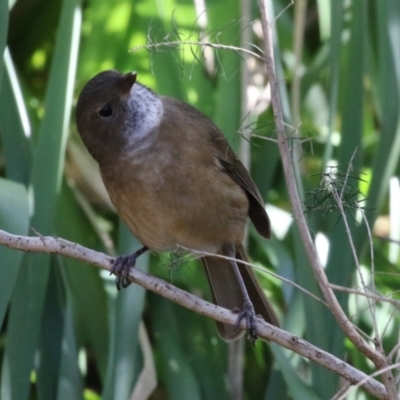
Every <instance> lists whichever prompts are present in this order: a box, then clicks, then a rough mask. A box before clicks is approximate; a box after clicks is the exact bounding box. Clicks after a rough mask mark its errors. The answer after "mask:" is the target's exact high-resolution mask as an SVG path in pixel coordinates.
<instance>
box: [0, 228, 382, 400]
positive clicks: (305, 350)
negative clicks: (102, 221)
mask: <svg viewBox="0 0 400 400" xmlns="http://www.w3.org/2000/svg"><path fill="white" fill-rule="evenodd" d="M0 244H2V245H4V246H6V247H9V248H12V249H16V250H21V251H26V252H29V251H32V252H41V253H49V254H58V255H62V256H66V257H70V258H74V259H76V260H80V261H83V262H85V263H88V264H92V265H94V266H96V267H98V268H101V269H104V270H107V271H110V270H111V265H112V261H113V260H114V258H112V257H109V256H107V255H105V254H103V253H100V252H98V251H95V250H90V249H88V248H86V247H83V246H81V245H79V244H77V243H72V242H69V241H67V240H64V239H60V238H54V237H51V236H40V237H29V236H18V235H12V234H10V233H7V232H5V231H3V230H0ZM129 280H130V281H131V282H133V283H136V284H138V285H140V286H142V287H144V288H145V289H147V290H150V291H152V292H154V293H157V294H159V295H161V296H163V297H165V298H166V299H168V300H171V301H173V302H174V303H177V304H180V305H181V306H183V307H186V308H187V309H189V310H192V311H195V312H197V313H199V314H202V315H204V316H207V317H210V318H212V319H214V320H216V321H219V322H223V323H227V324H230V325H234V324H235V323H236V320H237V314H235V313H234V312H232V311H229V310H226V309H224V308H222V307H218V306H216V305H214V304H211V303H209V302H207V301H205V300H203V299H200V298H199V297H196V296H194V295H193V294H191V293H188V292H186V291H184V290H182V289H178V288H177V287H175V286H173V285H171V284H169V283H167V282H165V281H163V280H162V279H159V278H156V277H154V276H151V275H149V274H146V273H145V272H143V271H141V270H140V269H138V268H131V270H130V273H129ZM240 327H241V328H242V329H246V322H245V321H242V323H241V324H240ZM257 332H258V334H259V336H260V338H261V339H264V340H269V341H272V342H275V343H277V344H279V345H281V346H283V347H285V348H287V349H290V350H292V351H294V352H295V353H297V354H299V355H301V356H303V357H305V358H307V359H309V360H312V361H314V362H316V363H318V364H319V365H322V366H323V367H325V368H327V369H329V370H331V371H333V372H335V373H337V374H339V375H340V376H342V377H343V378H344V379H346V380H347V381H348V382H350V383H351V384H355V383H358V382H363V383H362V385H361V386H362V387H363V388H364V389H365V390H367V391H368V392H370V393H371V394H372V395H374V396H375V397H377V398H378V399H385V400H389V397H388V395H387V393H386V389H385V387H384V386H383V385H382V384H381V383H379V382H377V381H376V380H374V379H372V378H369V377H368V376H367V375H366V374H364V373H363V372H361V371H359V370H357V369H356V368H354V367H352V366H351V365H349V364H347V363H345V362H344V361H342V360H340V359H338V358H336V357H334V356H332V355H331V354H329V353H327V352H325V351H323V350H321V349H319V348H318V347H316V346H313V345H312V344H310V343H308V342H307V341H305V340H303V339H301V338H299V337H297V336H294V335H292V334H290V333H289V332H286V331H284V330H282V329H279V328H277V327H275V326H272V325H270V324H268V323H267V322H265V321H263V320H262V319H260V318H258V319H257Z"/></svg>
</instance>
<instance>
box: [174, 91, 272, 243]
mask: <svg viewBox="0 0 400 400" xmlns="http://www.w3.org/2000/svg"><path fill="white" fill-rule="evenodd" d="M171 101H174V102H176V103H177V107H178V108H179V109H181V110H184V112H185V116H186V117H188V116H191V118H192V120H195V119H196V118H201V120H202V126H203V127H204V128H205V129H204V133H205V134H207V132H208V134H209V137H210V139H211V142H212V143H211V146H212V149H213V151H214V152H215V157H216V158H217V159H218V160H219V162H220V164H221V165H222V167H223V168H224V171H225V172H226V173H227V174H228V175H229V176H230V177H231V178H232V179H233V180H234V181H235V182H236V183H237V184H238V185H239V186H240V187H241V188H242V189H243V190H244V191H245V192H246V195H247V198H248V200H249V217H250V219H251V221H252V222H253V224H254V226H255V228H256V229H257V232H258V233H259V234H260V235H261V236H264V237H265V238H267V239H270V238H271V224H270V221H269V218H268V215H267V213H266V211H265V208H264V201H263V199H262V197H261V194H260V192H259V190H258V189H257V186H256V184H255V183H254V182H253V179H252V178H251V176H250V174H249V173H248V171H247V170H246V168H245V167H244V165H243V164H242V163H241V162H240V160H239V159H238V158H237V157H236V155H235V153H234V152H233V150H232V149H231V148H230V146H229V143H228V141H227V139H226V137H225V136H224V134H223V133H222V132H221V131H220V130H219V129H218V128H217V127H216V126H215V125H214V123H213V122H212V121H211V120H209V119H208V118H207V117H206V116H205V115H204V114H202V113H201V112H200V111H199V110H197V109H196V108H194V107H192V106H190V105H189V104H186V103H183V102H180V101H178V100H176V99H171V98H169V102H171ZM207 123H208V124H207Z"/></svg>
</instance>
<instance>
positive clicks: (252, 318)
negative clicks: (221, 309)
mask: <svg viewBox="0 0 400 400" xmlns="http://www.w3.org/2000/svg"><path fill="white" fill-rule="evenodd" d="M244 318H245V319H246V328H247V333H248V337H247V338H248V339H249V340H250V342H251V343H252V344H253V345H255V342H256V339H257V338H258V333H257V319H256V313H255V311H254V307H253V304H252V303H251V302H245V303H244V306H243V309H242V310H241V311H240V312H239V315H238V317H237V320H236V323H235V325H234V328H235V329H237V328H238V327H239V325H240V322H241V321H242V319H244Z"/></svg>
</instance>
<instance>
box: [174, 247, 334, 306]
mask: <svg viewBox="0 0 400 400" xmlns="http://www.w3.org/2000/svg"><path fill="white" fill-rule="evenodd" d="M180 249H182V250H184V251H186V252H190V253H191V254H196V255H197V258H201V257H204V256H211V257H217V258H222V259H224V260H228V261H229V260H230V261H238V260H235V259H234V258H232V257H228V256H224V255H222V254H215V253H208V252H206V251H198V250H193V249H189V248H187V247H183V246H180ZM239 263H240V264H244V265H247V266H249V267H251V268H255V269H258V270H259V271H262V272H265V273H267V274H268V275H271V276H273V277H274V278H277V279H279V280H281V281H282V282H285V283H287V284H289V285H292V286H293V287H295V288H296V289H298V290H300V291H302V292H303V293H304V294H306V295H307V296H310V297H311V298H313V299H314V300H316V301H318V302H319V303H321V304H322V305H324V306H325V307H328V304H326V303H325V302H324V301H323V300H321V299H320V298H319V297H317V296H316V295H315V294H314V293H311V292H309V291H308V290H307V289H304V288H303V287H302V286H300V285H298V284H297V283H296V282H293V281H292V280H290V279H287V278H284V277H283V276H281V275H278V274H275V273H274V272H272V271H268V270H266V269H264V268H261V267H257V266H256V265H253V264H251V263H249V262H247V261H243V260H240V261H239Z"/></svg>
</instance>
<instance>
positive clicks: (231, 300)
mask: <svg viewBox="0 0 400 400" xmlns="http://www.w3.org/2000/svg"><path fill="white" fill-rule="evenodd" d="M236 259H237V260H239V261H240V260H242V261H246V262H247V261H248V259H247V256H246V252H245V251H244V248H243V246H237V247H236ZM201 261H202V263H203V265H204V268H205V270H206V273H207V277H208V281H209V283H210V288H211V292H212V295H213V299H214V302H215V304H217V305H219V306H221V307H224V308H227V309H229V310H232V309H234V308H237V309H240V310H241V309H242V308H243V295H242V292H241V291H240V286H239V284H238V282H237V279H236V275H235V272H234V270H233V268H232V266H231V265H230V263H229V261H228V260H225V259H223V258H219V257H203V258H202V259H201ZM238 267H239V270H240V273H241V275H242V278H243V281H244V283H245V285H246V289H247V292H248V294H249V297H250V300H251V301H252V303H253V306H254V309H255V312H256V314H260V315H262V317H263V318H264V319H265V320H266V321H267V322H269V323H270V324H273V325H276V326H279V322H278V318H277V317H276V314H275V312H274V310H273V308H272V306H271V304H270V302H269V301H268V299H267V297H266V296H265V294H264V291H263V289H262V288H261V286H260V284H259V283H258V281H257V278H256V276H255V274H254V272H253V269H252V268H251V267H250V266H248V265H244V264H242V263H240V262H238ZM216 324H217V329H218V333H219V334H220V336H221V337H222V339H224V340H225V341H227V342H230V341H233V340H236V339H238V338H239V337H240V336H242V335H243V333H244V331H242V330H240V329H235V328H234V327H233V326H231V325H227V324H223V323H220V322H217V323H216Z"/></svg>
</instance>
